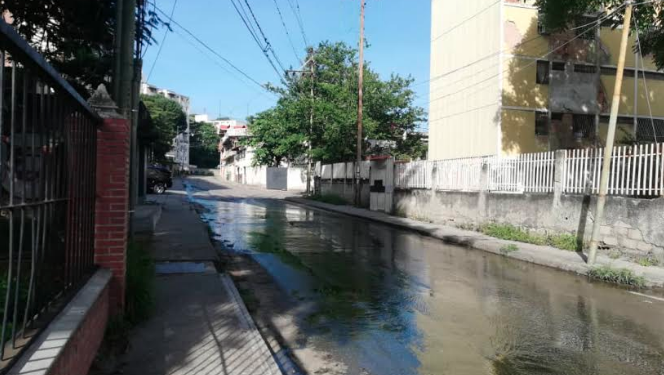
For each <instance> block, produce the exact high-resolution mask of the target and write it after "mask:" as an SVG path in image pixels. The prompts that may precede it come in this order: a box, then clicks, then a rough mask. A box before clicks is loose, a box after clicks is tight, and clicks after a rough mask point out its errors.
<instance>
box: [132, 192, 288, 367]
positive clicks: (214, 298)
mask: <svg viewBox="0 0 664 375" xmlns="http://www.w3.org/2000/svg"><path fill="white" fill-rule="evenodd" d="M151 199H152V200H155V201H157V202H158V203H160V204H161V205H162V208H163V211H162V215H161V219H160V221H159V223H158V224H157V227H156V231H155V236H154V242H153V244H154V246H153V247H154V249H153V252H154V258H155V259H156V261H157V280H156V310H155V315H154V316H153V317H152V318H151V319H150V320H149V321H148V322H146V323H145V324H143V325H142V326H140V327H139V328H138V329H137V330H136V331H135V332H134V334H133V335H132V338H131V340H130V349H129V352H128V353H127V355H126V356H125V358H124V361H123V366H122V373H124V374H129V375H143V374H155V375H156V374H160V375H164V374H169V375H170V374H173V375H175V374H181V375H184V374H187V375H196V374H223V375H250V374H251V375H260V374H266V375H278V374H281V371H280V370H279V368H278V366H277V364H276V363H275V361H274V359H273V357H272V354H271V353H270V351H269V349H268V347H267V345H266V343H265V342H264V341H263V338H262V337H261V335H260V333H259V332H258V330H257V329H256V326H255V325H254V323H253V321H252V319H251V317H250V316H249V313H248V312H247V309H246V307H245V305H244V303H243V302H242V299H241V298H240V296H239V294H238V292H237V289H236V288H235V285H234V284H233V282H232V281H231V279H230V278H229V277H228V276H226V275H221V274H219V273H217V271H216V270H215V267H214V262H216V261H217V254H216V252H215V249H214V248H213V246H212V244H211V243H210V240H209V237H208V233H207V230H206V228H205V224H203V223H202V222H201V220H200V218H199V216H198V214H197V213H196V211H194V209H193V207H192V206H191V205H190V204H189V201H188V199H187V194H186V191H185V189H184V187H183V185H182V182H181V181H179V180H176V181H174V186H173V188H172V189H171V190H169V191H168V192H167V194H165V195H162V196H151Z"/></svg>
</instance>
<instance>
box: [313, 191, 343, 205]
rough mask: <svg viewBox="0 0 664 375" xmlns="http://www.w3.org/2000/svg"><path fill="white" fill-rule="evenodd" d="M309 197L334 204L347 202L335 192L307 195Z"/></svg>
mask: <svg viewBox="0 0 664 375" xmlns="http://www.w3.org/2000/svg"><path fill="white" fill-rule="evenodd" d="M309 199H311V200H314V201H316V202H322V203H328V204H333V205H336V206H344V205H347V204H348V202H346V200H345V199H343V198H342V197H340V196H338V195H336V194H317V195H312V196H309Z"/></svg>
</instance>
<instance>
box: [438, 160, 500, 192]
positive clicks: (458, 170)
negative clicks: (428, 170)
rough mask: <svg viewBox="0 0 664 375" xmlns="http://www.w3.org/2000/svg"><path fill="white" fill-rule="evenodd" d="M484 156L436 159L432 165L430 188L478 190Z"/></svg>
mask: <svg viewBox="0 0 664 375" xmlns="http://www.w3.org/2000/svg"><path fill="white" fill-rule="evenodd" d="M486 159H487V158H486V157H476V158H463V159H450V160H438V161H433V162H431V163H432V164H433V165H432V188H433V189H436V190H447V191H480V190H481V188H482V166H483V164H484V163H485V161H486Z"/></svg>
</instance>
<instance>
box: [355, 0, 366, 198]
mask: <svg viewBox="0 0 664 375" xmlns="http://www.w3.org/2000/svg"><path fill="white" fill-rule="evenodd" d="M366 5H367V2H366V0H360V64H359V71H358V91H357V96H358V106H357V163H356V165H355V180H356V181H355V205H356V206H358V207H359V206H360V204H361V203H362V202H361V201H362V199H361V197H362V189H361V188H360V183H361V182H362V176H361V175H360V164H361V163H362V116H363V112H362V109H363V108H362V106H363V102H362V94H363V93H362V87H363V85H364V8H365V7H366Z"/></svg>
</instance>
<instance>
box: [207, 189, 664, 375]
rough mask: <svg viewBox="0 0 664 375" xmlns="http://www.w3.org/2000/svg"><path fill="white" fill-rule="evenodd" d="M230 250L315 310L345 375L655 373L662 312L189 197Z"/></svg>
mask: <svg viewBox="0 0 664 375" xmlns="http://www.w3.org/2000/svg"><path fill="white" fill-rule="evenodd" d="M195 200H196V202H197V203H199V204H201V205H203V206H205V207H206V208H207V209H208V212H207V213H206V214H205V215H204V218H205V220H206V221H207V222H208V223H209V225H210V227H211V229H212V231H213V232H214V233H215V234H216V236H217V238H218V239H219V240H220V241H222V243H223V244H225V246H224V247H225V249H226V250H227V251H233V252H237V253H242V254H248V255H250V256H251V257H253V258H254V259H255V260H256V261H257V262H258V263H259V264H261V265H262V267H264V268H265V269H266V270H267V271H268V272H269V273H270V274H271V275H272V277H273V278H274V280H275V281H276V283H278V285H279V287H280V288H282V289H283V290H285V291H286V292H287V293H289V294H290V295H291V296H292V297H293V299H294V300H296V301H314V302H315V304H316V306H317V309H316V311H314V312H312V313H311V314H310V315H309V316H308V317H307V319H305V321H304V322H303V323H302V325H303V327H299V328H300V329H301V330H303V331H305V332H307V342H306V343H303V345H313V346H316V347H319V348H322V349H324V350H327V351H329V352H334V353H336V354H338V356H339V357H340V358H343V360H344V362H345V363H346V364H347V365H348V366H349V373H355V374H360V373H365V374H367V373H368V374H376V375H378V374H380V375H383V374H394V375H407V374H425V375H433V374H436V375H440V374H451V375H466V374H468V375H471V374H472V375H475V374H495V375H507V374H514V375H516V374H519V375H534V374H560V375H575V374H578V375H595V374H596V375H618V374H625V375H632V374H634V375H637V374H638V375H649V374H652V375H664V304H663V303H662V302H659V301H657V300H650V299H648V298H647V297H643V296H638V295H634V294H630V293H628V292H627V291H626V290H624V289H620V288H616V287H612V286H608V285H606V284H602V283H593V282H589V281H588V280H587V279H586V278H583V277H578V276H574V275H571V274H567V273H564V272H560V271H555V270H551V269H547V268H544V267H540V266H535V265H530V264H527V263H523V262H518V261H514V260H510V259H506V258H504V257H500V256H496V255H493V254H488V253H485V252H482V251H477V250H471V249H465V248H460V247H456V246H451V245H446V244H443V243H442V242H440V241H438V240H434V239H431V238H427V237H424V236H421V235H418V234H415V233H412V232H409V231H404V230H399V229H395V228H392V227H389V226H384V225H380V224H376V223H372V222H369V221H364V220H360V219H354V218H351V217H347V216H342V215H337V214H332V213H327V212H322V211H318V210H313V209H308V208H305V207H301V206H297V205H292V204H288V203H285V202H283V201H279V200H269V199H265V200H259V199H212V198H211V197H210V198H207V199H199V198H195Z"/></svg>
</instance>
